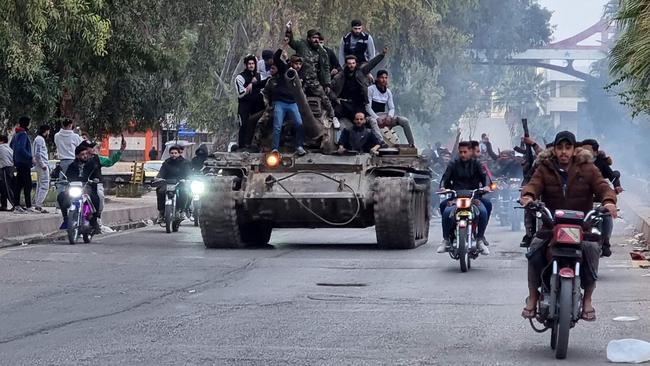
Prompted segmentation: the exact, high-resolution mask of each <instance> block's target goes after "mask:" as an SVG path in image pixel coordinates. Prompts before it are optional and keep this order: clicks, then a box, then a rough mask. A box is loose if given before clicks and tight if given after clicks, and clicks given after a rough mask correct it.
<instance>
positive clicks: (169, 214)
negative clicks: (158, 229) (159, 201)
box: [165, 205, 174, 234]
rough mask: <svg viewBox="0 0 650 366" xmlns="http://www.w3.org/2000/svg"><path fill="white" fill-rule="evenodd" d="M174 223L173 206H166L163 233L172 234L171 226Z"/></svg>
mask: <svg viewBox="0 0 650 366" xmlns="http://www.w3.org/2000/svg"><path fill="white" fill-rule="evenodd" d="M173 221H174V206H173V205H166V206H165V231H166V232H167V234H169V233H171V232H172V225H173Z"/></svg>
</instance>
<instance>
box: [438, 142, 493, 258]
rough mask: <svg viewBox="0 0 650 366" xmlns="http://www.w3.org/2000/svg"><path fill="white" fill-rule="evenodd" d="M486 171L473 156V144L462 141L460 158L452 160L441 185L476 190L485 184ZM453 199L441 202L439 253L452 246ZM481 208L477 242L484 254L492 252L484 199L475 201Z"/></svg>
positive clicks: (459, 151) (447, 187)
mask: <svg viewBox="0 0 650 366" xmlns="http://www.w3.org/2000/svg"><path fill="white" fill-rule="evenodd" d="M486 179H487V178H486V176H485V171H484V170H483V168H482V167H481V165H480V164H479V162H478V161H477V160H476V159H474V158H473V152H472V145H471V143H470V142H469V141H462V142H460V143H459V144H458V158H457V159H456V160H454V161H452V162H451V163H450V164H449V165H448V166H447V170H446V171H445V173H444V174H443V176H442V179H441V182H440V186H441V188H444V189H453V190H456V191H458V190H474V189H478V188H480V187H481V186H485V182H486ZM452 203H453V201H452V199H451V198H450V199H447V200H445V201H443V202H442V203H441V204H440V209H441V213H442V237H443V239H442V243H441V244H440V246H439V247H438V249H437V252H438V253H444V252H447V251H449V249H450V248H451V233H452V230H453V229H454V218H453V217H452V212H453V210H454V206H453V205H452ZM475 204H476V206H477V207H478V210H479V216H478V231H477V233H476V243H477V247H478V249H479V251H480V252H481V253H482V254H484V255H488V254H490V251H489V249H488V248H487V240H485V230H486V229H487V225H488V213H487V208H486V207H485V204H483V203H482V201H480V200H479V201H478V202H476V203H475Z"/></svg>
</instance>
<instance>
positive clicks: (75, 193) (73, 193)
mask: <svg viewBox="0 0 650 366" xmlns="http://www.w3.org/2000/svg"><path fill="white" fill-rule="evenodd" d="M82 193H83V189H82V188H81V187H70V189H68V195H69V196H70V197H72V198H79V197H81V194H82Z"/></svg>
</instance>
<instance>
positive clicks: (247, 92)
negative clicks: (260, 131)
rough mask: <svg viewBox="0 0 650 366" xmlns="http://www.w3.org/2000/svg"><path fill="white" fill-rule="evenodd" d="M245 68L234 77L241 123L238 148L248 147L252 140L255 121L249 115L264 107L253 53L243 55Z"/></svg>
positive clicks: (260, 82) (261, 83)
mask: <svg viewBox="0 0 650 366" xmlns="http://www.w3.org/2000/svg"><path fill="white" fill-rule="evenodd" d="M244 66H245V69H244V71H242V72H241V73H239V75H237V77H236V78H235V86H236V88H237V95H238V97H239V106H238V108H237V113H238V114H239V119H240V122H241V125H240V127H239V139H238V144H239V148H249V147H250V145H251V142H252V141H253V134H254V133H255V125H256V121H251V120H250V116H252V115H253V114H255V113H257V112H259V111H261V110H262V109H264V104H263V100H262V94H261V91H262V88H263V85H264V83H263V82H262V78H261V76H260V74H259V73H258V72H257V58H256V57H255V56H253V55H248V56H246V57H244Z"/></svg>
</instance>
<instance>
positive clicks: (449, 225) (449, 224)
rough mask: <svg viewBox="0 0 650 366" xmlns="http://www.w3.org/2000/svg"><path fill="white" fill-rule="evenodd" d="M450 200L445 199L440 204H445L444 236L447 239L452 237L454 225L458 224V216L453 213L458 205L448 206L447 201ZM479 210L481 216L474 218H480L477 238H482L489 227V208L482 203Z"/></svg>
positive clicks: (443, 215) (441, 205)
mask: <svg viewBox="0 0 650 366" xmlns="http://www.w3.org/2000/svg"><path fill="white" fill-rule="evenodd" d="M448 201H449V200H445V201H443V202H442V203H441V204H440V207H441V208H442V207H443V204H444V207H445V208H444V210H443V211H442V237H443V238H445V239H449V238H450V237H451V233H452V231H453V230H454V226H456V218H455V217H453V216H452V215H451V213H452V212H453V211H454V210H455V209H456V205H452V206H447V202H448ZM478 211H479V216H478V218H474V220H478V227H477V230H476V237H477V238H482V237H483V236H485V230H486V229H487V226H488V213H487V208H486V207H485V205H484V204H480V205H479V206H478Z"/></svg>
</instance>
